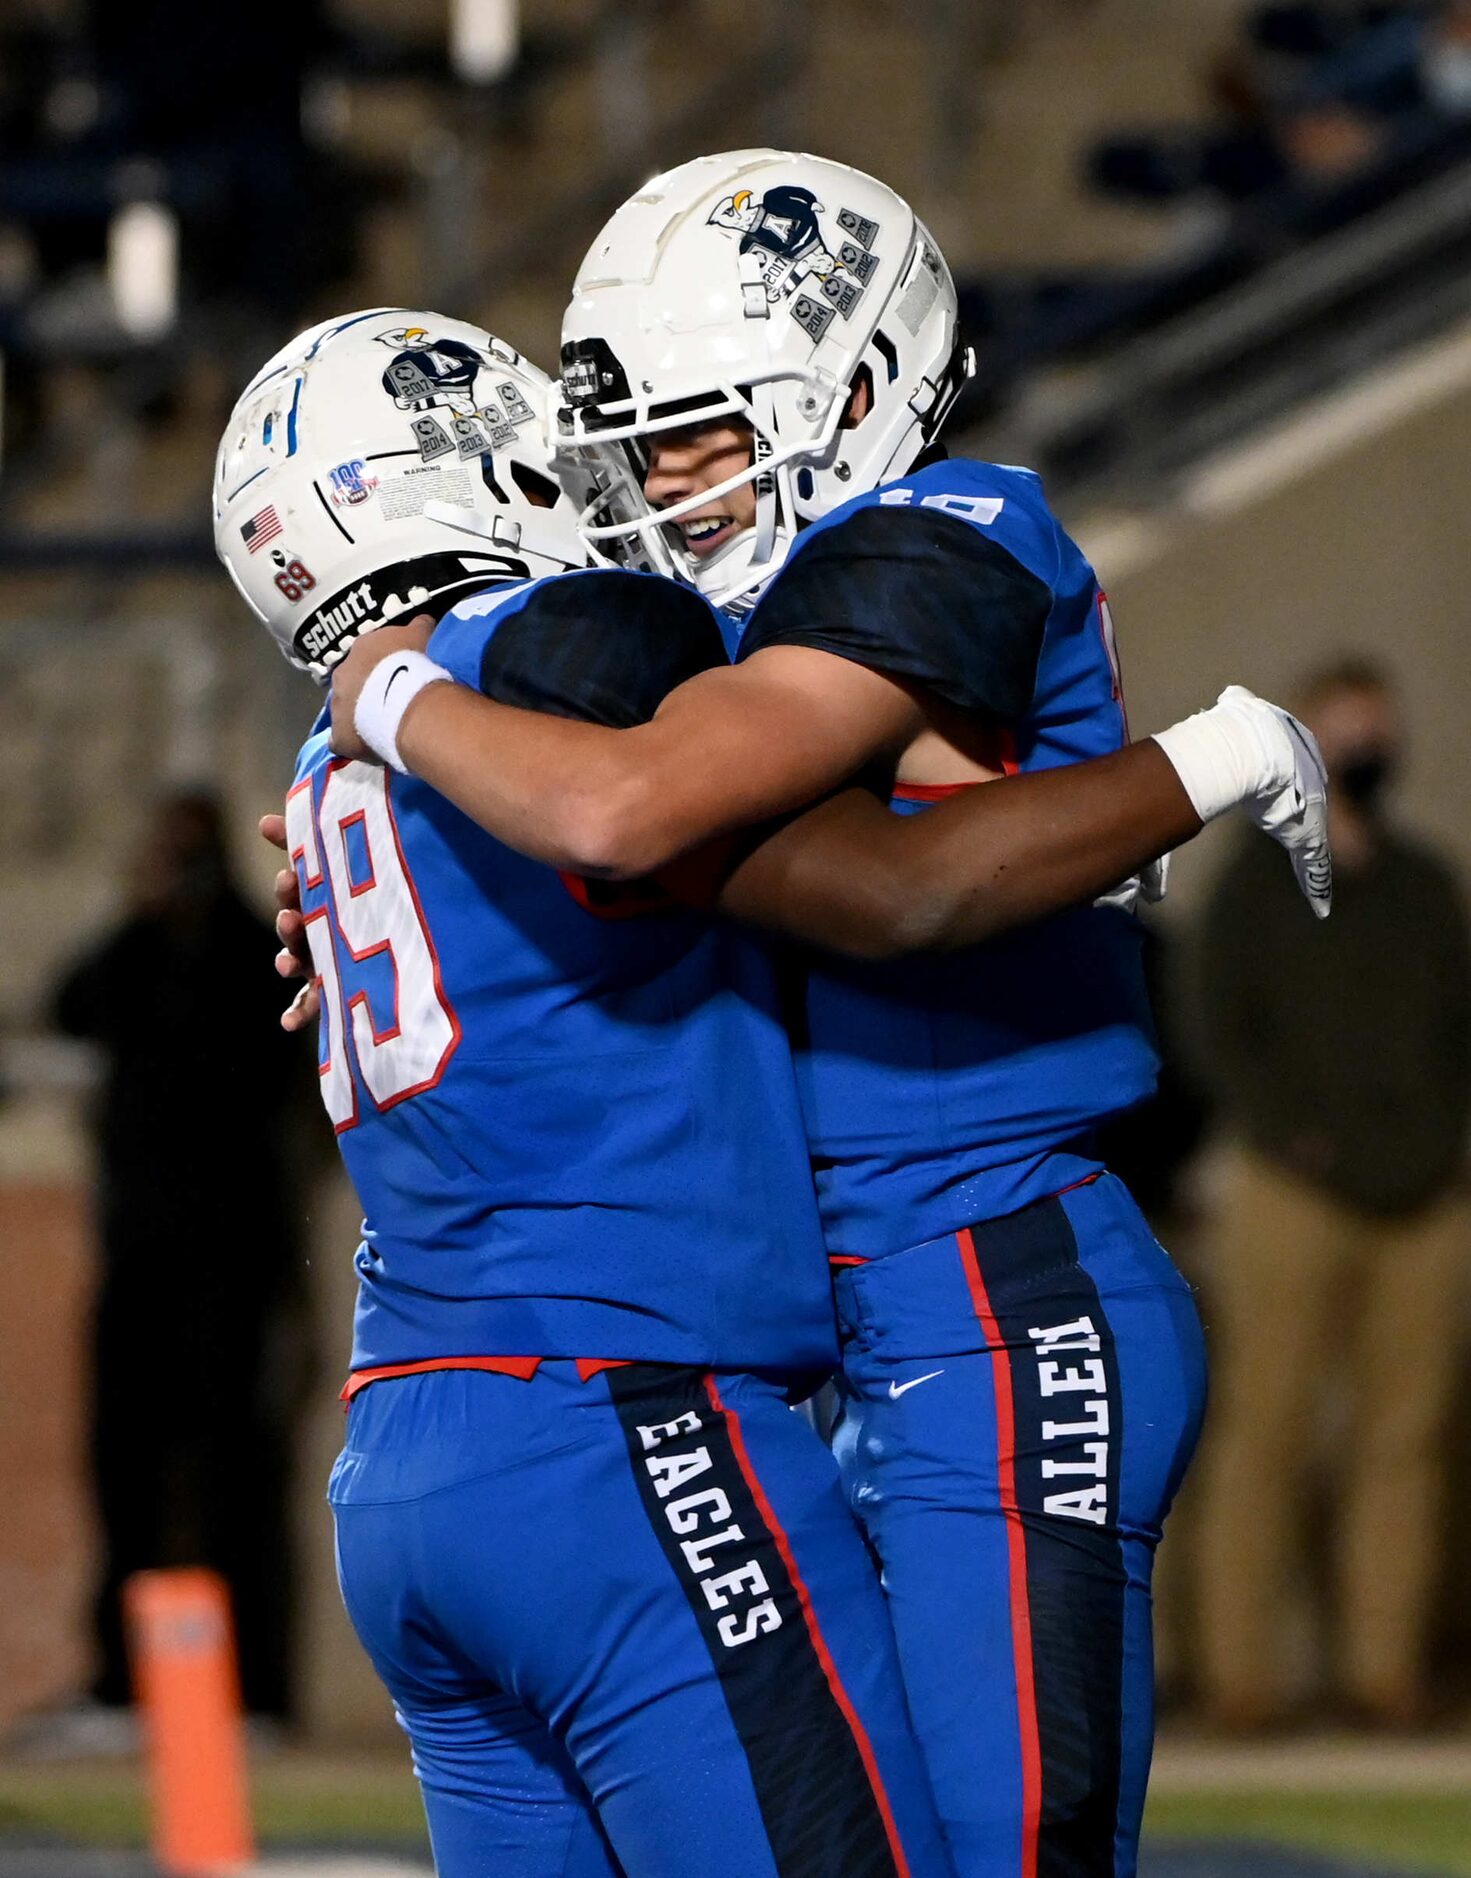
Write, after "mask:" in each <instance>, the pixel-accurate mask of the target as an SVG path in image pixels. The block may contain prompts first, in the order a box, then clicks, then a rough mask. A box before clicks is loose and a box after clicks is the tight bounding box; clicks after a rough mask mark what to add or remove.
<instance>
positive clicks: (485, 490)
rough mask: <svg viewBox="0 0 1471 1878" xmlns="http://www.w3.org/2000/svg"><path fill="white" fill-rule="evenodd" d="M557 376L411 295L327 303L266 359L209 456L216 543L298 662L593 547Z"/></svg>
mask: <svg viewBox="0 0 1471 1878" xmlns="http://www.w3.org/2000/svg"><path fill="white" fill-rule="evenodd" d="M550 388H551V387H550V380H549V379H548V378H547V376H546V374H545V373H544V372H539V371H538V370H537V369H536V367H535V366H534V365H531V364H529V363H528V362H527V361H526V360H525V359H523V358H522V357H521V355H520V354H519V353H518V352H515V351H513V350H512V348H511V347H510V346H508V345H507V344H506V343H505V342H504V340H501V339H495V338H493V337H492V336H491V335H490V334H489V333H486V332H481V331H480V329H479V328H478V327H475V326H467V325H465V324H463V323H462V322H461V321H459V320H447V319H441V318H440V316H439V315H438V314H437V313H413V312H406V311H405V310H404V309H403V308H402V307H379V308H377V309H375V310H374V311H372V312H367V313H353V314H349V315H348V316H347V317H345V318H343V319H336V320H327V321H324V322H323V324H322V325H320V326H314V327H312V329H311V330H310V331H309V332H305V333H301V334H300V335H299V336H298V337H297V338H295V339H293V340H292V341H291V342H290V344H289V345H287V346H285V347H284V348H283V349H282V350H281V351H280V352H278V353H277V354H276V356H275V358H273V359H272V360H271V361H270V363H269V364H267V365H266V366H265V367H264V368H263V369H262V370H261V371H260V372H259V373H258V374H257V376H256V378H255V379H254V380H253V381H252V383H251V384H250V385H249V386H248V387H247V389H246V390H245V391H244V392H243V393H242V394H241V396H240V399H239V401H238V402H237V404H236V406H235V409H234V411H233V412H232V413H231V415H230V422H229V424H228V426H227V427H226V430H225V434H224V436H223V438H222V439H221V440H220V447H219V452H218V454H217V456H216V458H215V482H214V523H215V551H216V553H217V554H218V555H219V557H220V559H221V560H222V561H223V562H224V564H225V566H226V568H227V569H228V570H229V574H230V578H231V579H232V580H233V581H234V583H235V585H236V586H237V587H238V588H239V589H240V592H241V594H242V595H243V596H244V598H245V600H246V603H247V604H248V605H249V607H250V608H251V610H252V611H253V612H254V613H255V614H256V615H257V616H258V617H259V618H260V619H261V620H263V621H264V622H265V624H266V626H267V627H268V628H269V629H270V632H271V635H272V637H273V638H274V639H275V640H276V642H277V644H278V645H279V646H280V647H281V650H282V651H283V652H284V653H285V654H286V657H287V658H288V659H289V660H290V661H291V663H292V664H293V665H297V666H300V667H301V669H302V670H303V671H308V672H310V673H311V674H312V676H313V677H314V678H315V679H316V680H317V681H318V683H320V684H325V683H326V682H327V680H328V679H329V678H330V676H331V669H332V667H333V666H334V665H335V664H336V663H337V661H338V660H339V659H341V658H342V657H343V656H344V654H345V653H346V651H347V649H348V647H349V646H350V645H351V644H352V642H353V640H354V639H356V638H357V637H358V635H359V634H360V633H364V632H368V631H370V630H371V629H372V628H373V627H375V626H381V625H383V624H384V623H385V622H386V621H388V620H391V619H397V618H402V617H403V616H404V615H406V614H409V613H413V612H419V611H425V610H427V611H431V612H436V613H438V612H443V611H444V610H445V609H446V607H447V606H448V605H450V604H452V603H453V601H454V600H455V599H456V598H458V597H460V596H462V595H464V594H468V593H473V592H474V591H476V590H477V589H478V588H481V587H484V586H487V585H489V584H490V582H492V581H496V580H524V579H527V578H530V577H532V576H535V575H540V574H551V573H561V572H562V571H564V570H565V569H567V568H569V567H585V566H586V565H587V561H588V555H587V551H586V549H585V548H584V547H583V545H582V543H581V542H580V540H579V539H578V535H577V527H576V518H577V504H576V503H574V502H573V501H572V500H571V499H570V498H569V497H567V496H566V495H564V494H563V492H562V489H561V486H560V484H559V483H558V481H557V479H556V477H555V475H554V473H553V471H552V467H551V463H550V461H549V456H548V450H547V431H546V425H547V405H548V398H549V393H550Z"/></svg>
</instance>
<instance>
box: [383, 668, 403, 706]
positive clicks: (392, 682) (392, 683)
mask: <svg viewBox="0 0 1471 1878" xmlns="http://www.w3.org/2000/svg"><path fill="white" fill-rule="evenodd" d="M408 669H409V668H408V666H407V665H400V666H399V668H398V670H397V671H396V672H394V673H392V674H391V675H390V677H389V680H388V683H387V684H386V685H385V686H384V687H383V702H384V703H385V704H387V702H388V694H389V692H390V691H392V689H393V687H394V686H395V685H396V684H397V683H398V681H399V679H400V678H402V677H403V675H404V673H405V672H406V671H407V670H408Z"/></svg>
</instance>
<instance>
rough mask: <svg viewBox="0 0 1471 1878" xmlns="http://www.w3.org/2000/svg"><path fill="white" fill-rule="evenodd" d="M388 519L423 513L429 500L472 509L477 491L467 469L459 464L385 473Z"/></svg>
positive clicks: (385, 518) (391, 520)
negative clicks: (472, 485)
mask: <svg viewBox="0 0 1471 1878" xmlns="http://www.w3.org/2000/svg"><path fill="white" fill-rule="evenodd" d="M379 500H380V501H381V502H382V505H383V519H384V521H385V522H397V521H401V520H402V518H403V517H404V516H405V515H422V514H423V513H424V505H425V503H426V502H449V503H452V504H453V505H454V507H455V508H457V509H473V508H474V506H475V497H474V492H473V490H472V488H471V484H470V476H469V472H468V471H467V470H462V469H461V468H460V467H459V466H458V465H457V464H446V465H445V466H444V467H443V468H439V467H436V466H430V467H425V466H423V465H420V467H419V468H418V469H411V470H405V471H403V472H402V474H400V475H398V476H385V477H384V479H383V493H382V495H381V497H380V498H379Z"/></svg>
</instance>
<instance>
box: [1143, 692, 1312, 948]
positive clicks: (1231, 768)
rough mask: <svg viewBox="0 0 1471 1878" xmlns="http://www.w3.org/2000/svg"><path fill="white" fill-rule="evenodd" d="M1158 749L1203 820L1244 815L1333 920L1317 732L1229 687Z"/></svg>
mask: <svg viewBox="0 0 1471 1878" xmlns="http://www.w3.org/2000/svg"><path fill="white" fill-rule="evenodd" d="M1155 742H1156V743H1157V744H1158V745H1159V746H1160V748H1161V749H1162V750H1163V751H1164V753H1165V755H1166V756H1167V757H1168V758H1169V759H1170V761H1171V763H1173V764H1174V766H1175V772H1176V774H1177V775H1178V776H1179V778H1180V781H1181V782H1182V783H1183V784H1184V786H1185V793H1186V795H1188V796H1189V798H1190V801H1191V804H1192V805H1193V807H1194V809H1195V812H1196V814H1197V815H1198V816H1199V817H1200V819H1201V821H1203V822H1209V821H1214V820H1215V818H1216V817H1217V816H1218V815H1224V814H1225V813H1226V811H1227V810H1228V809H1233V808H1242V809H1244V810H1245V811H1246V815H1247V819H1248V820H1249V821H1251V822H1252V823H1253V824H1254V825H1255V826H1256V827H1258V828H1260V829H1262V830H1263V831H1264V833H1266V834H1269V835H1270V836H1271V837H1272V839H1273V840H1274V841H1275V842H1277V843H1278V845H1279V846H1281V847H1283V848H1285V849H1286V850H1287V858H1288V859H1289V860H1290V861H1291V863H1292V871H1293V873H1294V874H1296V876H1297V884H1298V886H1299V887H1301V889H1302V891H1303V895H1304V897H1305V898H1306V900H1307V903H1308V905H1309V906H1310V907H1311V908H1312V909H1313V911H1314V913H1315V914H1316V915H1317V916H1318V918H1319V919H1327V917H1328V914H1329V911H1330V910H1331V908H1332V905H1333V857H1332V855H1331V853H1330V852H1329V847H1328V778H1327V774H1326V772H1325V771H1324V768H1323V758H1322V756H1321V754H1320V753H1319V750H1318V745H1317V742H1316V740H1315V738H1314V736H1313V733H1312V732H1311V731H1310V730H1309V729H1308V728H1307V727H1306V726H1305V725H1303V724H1300V723H1299V722H1298V721H1297V719H1296V718H1295V717H1293V716H1292V714H1291V713H1290V712H1288V711H1284V710H1283V709H1282V707H1281V706H1280V705H1277V704H1270V703H1268V701H1267V700H1266V699H1265V698H1259V697H1257V696H1256V695H1255V693H1253V692H1250V691H1247V690H1246V689H1245V687H1244V686H1242V685H1228V686H1227V687H1226V689H1225V690H1224V691H1223V692H1222V693H1221V695H1220V697H1219V698H1218V699H1217V700H1216V702H1215V703H1214V704H1213V705H1212V706H1211V708H1210V709H1209V710H1208V711H1197V712H1196V714H1195V715H1194V717H1187V718H1185V719H1184V720H1183V722H1181V723H1178V724H1172V725H1171V726H1170V728H1169V729H1168V730H1162V731H1159V732H1158V733H1157V734H1156V736H1155Z"/></svg>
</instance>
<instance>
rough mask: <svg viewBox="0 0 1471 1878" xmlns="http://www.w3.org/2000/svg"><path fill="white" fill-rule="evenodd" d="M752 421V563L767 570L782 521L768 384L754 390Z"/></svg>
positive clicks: (773, 409)
mask: <svg viewBox="0 0 1471 1878" xmlns="http://www.w3.org/2000/svg"><path fill="white" fill-rule="evenodd" d="M751 417H752V430H753V434H754V444H755V452H756V454H755V466H756V476H755V483H754V487H755V490H756V542H755V546H754V548H753V550H752V556H751V558H752V562H753V564H754V565H755V566H756V567H757V568H758V569H759V568H764V567H765V566H766V563H767V562H768V561H769V560H770V559H771V557H772V555H773V554H774V553H775V551H776V528H777V523H778V521H779V520H780V518H781V502H780V497H779V488H778V471H777V470H776V469H775V468H774V467H773V466H772V465H771V464H770V463H769V462H768V463H765V465H764V466H763V458H769V457H770V455H771V453H772V449H773V447H774V445H773V439H774V438H775V435H776V398H775V395H774V393H773V390H772V387H771V386H770V385H769V384H763V385H753V386H752V387H751Z"/></svg>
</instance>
